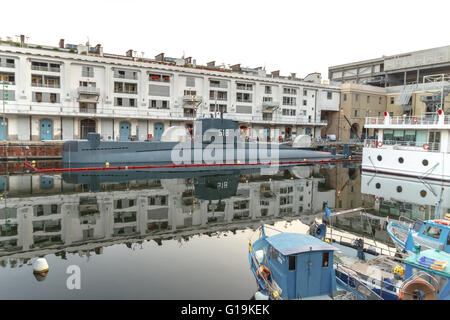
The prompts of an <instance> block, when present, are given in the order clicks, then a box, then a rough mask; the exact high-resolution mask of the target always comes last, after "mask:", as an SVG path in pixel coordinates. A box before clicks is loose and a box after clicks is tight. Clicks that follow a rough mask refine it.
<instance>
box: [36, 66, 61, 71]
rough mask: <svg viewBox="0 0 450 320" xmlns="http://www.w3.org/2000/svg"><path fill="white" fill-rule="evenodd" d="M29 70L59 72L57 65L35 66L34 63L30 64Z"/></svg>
mask: <svg viewBox="0 0 450 320" xmlns="http://www.w3.org/2000/svg"><path fill="white" fill-rule="evenodd" d="M31 70H38V71H50V72H61V69H60V68H57V67H48V66H35V65H31Z"/></svg>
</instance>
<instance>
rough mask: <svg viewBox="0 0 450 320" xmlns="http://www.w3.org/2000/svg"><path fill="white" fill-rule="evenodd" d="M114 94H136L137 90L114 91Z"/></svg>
mask: <svg viewBox="0 0 450 320" xmlns="http://www.w3.org/2000/svg"><path fill="white" fill-rule="evenodd" d="M114 93H126V94H137V90H114Z"/></svg>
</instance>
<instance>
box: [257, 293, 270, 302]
mask: <svg viewBox="0 0 450 320" xmlns="http://www.w3.org/2000/svg"><path fill="white" fill-rule="evenodd" d="M255 300H269V296H266V295H265V294H263V293H262V292H260V291H256V293H255Z"/></svg>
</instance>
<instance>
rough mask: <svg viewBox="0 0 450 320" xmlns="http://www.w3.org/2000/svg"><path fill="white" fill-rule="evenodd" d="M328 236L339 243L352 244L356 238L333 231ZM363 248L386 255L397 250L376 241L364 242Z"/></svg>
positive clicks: (390, 254)
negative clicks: (383, 246)
mask: <svg viewBox="0 0 450 320" xmlns="http://www.w3.org/2000/svg"><path fill="white" fill-rule="evenodd" d="M326 238H329V239H332V240H333V241H336V242H337V243H342V242H347V243H351V244H353V243H354V241H355V240H356V239H355V238H351V237H348V236H345V235H341V234H335V233H333V234H332V233H331V232H330V233H328V232H327V234H326ZM337 239H339V240H337ZM342 240H346V241H342ZM386 246H387V245H386ZM387 247H388V246H387ZM363 248H364V249H366V250H371V251H374V252H376V253H377V254H381V255H386V256H392V253H394V252H395V248H389V247H388V248H382V247H379V246H377V245H376V243H375V244H367V243H366V242H364V246H363Z"/></svg>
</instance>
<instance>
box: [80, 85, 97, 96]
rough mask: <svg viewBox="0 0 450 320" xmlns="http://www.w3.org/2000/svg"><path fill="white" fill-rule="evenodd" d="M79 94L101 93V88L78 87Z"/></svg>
mask: <svg viewBox="0 0 450 320" xmlns="http://www.w3.org/2000/svg"><path fill="white" fill-rule="evenodd" d="M77 92H78V95H80V94H89V95H96V96H99V95H100V88H95V87H78V89H77Z"/></svg>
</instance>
